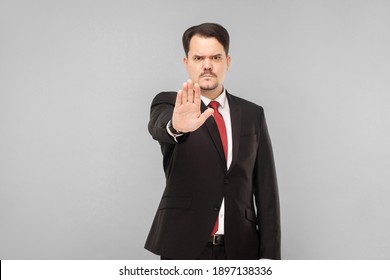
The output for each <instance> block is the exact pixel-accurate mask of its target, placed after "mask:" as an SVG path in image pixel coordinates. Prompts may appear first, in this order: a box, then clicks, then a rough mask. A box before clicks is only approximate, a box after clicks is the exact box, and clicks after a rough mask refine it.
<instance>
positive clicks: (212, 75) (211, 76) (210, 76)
mask: <svg viewBox="0 0 390 280" xmlns="http://www.w3.org/2000/svg"><path fill="white" fill-rule="evenodd" d="M200 77H201V78H216V77H217V76H216V75H215V74H202V75H200Z"/></svg>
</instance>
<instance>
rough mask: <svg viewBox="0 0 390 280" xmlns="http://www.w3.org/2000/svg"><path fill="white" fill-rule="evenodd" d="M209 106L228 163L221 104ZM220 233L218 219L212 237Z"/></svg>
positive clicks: (213, 102)
mask: <svg viewBox="0 0 390 280" xmlns="http://www.w3.org/2000/svg"><path fill="white" fill-rule="evenodd" d="M209 106H210V107H211V108H213V109H214V115H213V116H214V120H215V122H216V124H217V127H218V131H219V136H220V137H221V141H222V147H223V152H224V153H225V159H226V161H227V157H228V147H227V144H228V141H227V134H226V126H225V121H224V120H223V117H222V115H221V113H220V112H219V111H218V107H219V103H218V102H217V101H211V102H210V104H209ZM217 231H218V218H217V221H216V222H215V225H214V228H213V230H212V232H211V235H212V236H213V235H215V233H216V232H217Z"/></svg>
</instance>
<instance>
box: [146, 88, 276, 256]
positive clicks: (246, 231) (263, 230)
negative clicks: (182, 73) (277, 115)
mask: <svg viewBox="0 0 390 280" xmlns="http://www.w3.org/2000/svg"><path fill="white" fill-rule="evenodd" d="M227 98H228V101H229V106H230V114H231V124H232V138H233V158H232V163H231V166H230V168H229V170H227V167H226V160H225V156H224V152H223V148H222V143H221V140H220V137H219V133H218V128H217V126H216V123H215V121H214V119H213V117H210V118H208V119H207V121H206V122H205V123H204V124H203V125H202V126H201V127H200V128H199V129H198V130H196V131H194V132H191V133H188V134H185V135H184V136H182V137H181V138H180V141H179V143H176V142H175V141H174V140H173V138H172V137H170V136H169V134H168V133H167V131H166V125H167V123H168V122H169V120H170V119H171V118H172V113H173V108H174V104H175V99H176V92H162V93H160V94H158V95H157V96H156V97H155V98H154V100H153V102H152V106H151V112H150V122H149V126H148V128H149V132H150V134H151V135H152V137H153V138H154V139H155V140H157V141H158V142H159V143H160V145H161V151H162V154H163V167H164V171H165V176H166V186H165V190H164V193H163V195H162V198H161V202H160V204H159V206H158V210H157V213H156V216H155V218H154V221H153V224H152V227H151V229H150V232H149V236H148V238H147V241H146V244H145V248H146V249H148V250H150V251H151V252H153V253H155V254H158V255H161V256H164V257H168V258H172V259H195V258H197V257H198V256H199V255H200V254H201V252H202V250H204V248H205V245H206V244H207V242H208V240H209V238H210V233H211V231H212V228H213V226H214V223H215V221H216V219H217V216H218V213H219V209H220V206H221V203H222V199H223V198H225V251H226V256H227V258H228V259H259V258H270V259H280V213H279V195H278V189H277V181H276V174H275V166H274V159H273V153H272V147H271V141H270V138H269V135H268V130H267V125H266V121H265V116H264V111H263V108H262V107H260V106H258V105H256V104H253V103H251V102H248V101H246V100H244V99H242V98H238V97H236V96H233V95H230V94H229V93H227ZM201 109H202V111H204V110H205V109H206V106H205V105H204V104H203V103H202V108H201Z"/></svg>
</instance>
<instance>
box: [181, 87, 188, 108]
mask: <svg viewBox="0 0 390 280" xmlns="http://www.w3.org/2000/svg"><path fill="white" fill-rule="evenodd" d="M187 101H188V85H187V83H183V87H182V97H181V103H182V104H184V103H187Z"/></svg>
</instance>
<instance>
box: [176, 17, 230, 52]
mask: <svg viewBox="0 0 390 280" xmlns="http://www.w3.org/2000/svg"><path fill="white" fill-rule="evenodd" d="M195 35H199V36H201V37H204V38H211V37H212V38H215V39H217V41H218V42H220V43H221V45H222V46H223V48H224V49H225V53H226V55H227V54H228V53H229V33H228V32H227V30H226V29H225V28H224V27H223V26H222V25H220V24H217V23H202V24H199V25H195V26H192V27H190V28H188V29H187V30H186V31H185V32H184V34H183V47H184V52H185V53H186V56H187V55H188V51H189V49H190V41H191V39H192V37H193V36H195Z"/></svg>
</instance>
